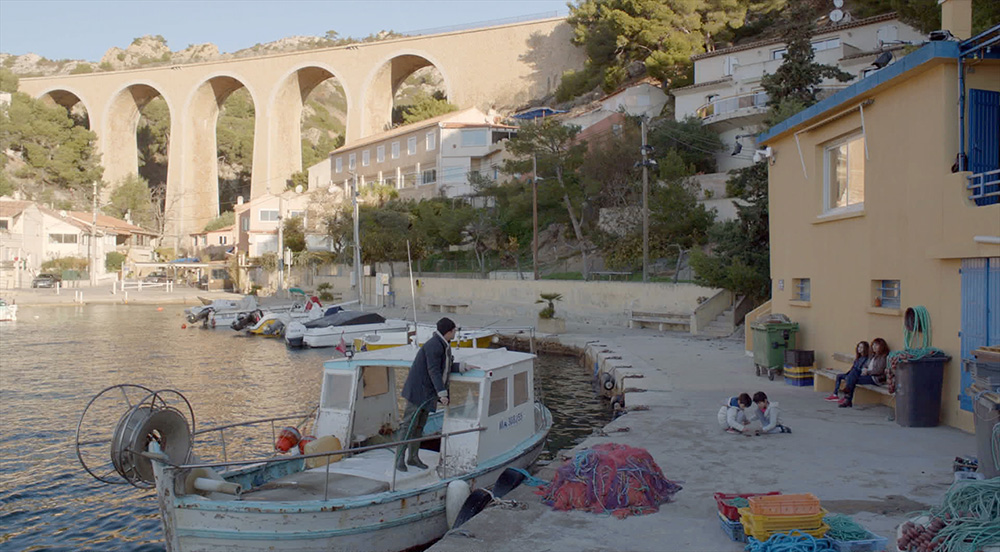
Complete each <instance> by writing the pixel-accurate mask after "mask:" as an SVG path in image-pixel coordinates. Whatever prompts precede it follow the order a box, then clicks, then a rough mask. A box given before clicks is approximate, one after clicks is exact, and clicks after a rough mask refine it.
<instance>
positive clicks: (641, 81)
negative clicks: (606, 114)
mask: <svg viewBox="0 0 1000 552" xmlns="http://www.w3.org/2000/svg"><path fill="white" fill-rule="evenodd" d="M640 84H648V85H650V86H655V87H656V88H661V85H660V81H658V80H656V79H654V78H653V77H643V78H641V79H639V80H637V81H635V82H630V83H627V84H623V85H621V86H620V87H619V88H618V90H615V91H614V92H612V93H610V94H608V95H607V96H604V97H603V98H598V99H597V100H596V101H598V102H603V101H604V100H606V99H608V98H612V97H614V96H617V95H618V94H621V93H622V92H625V91H626V90H628V89H629V88H633V87H636V86H639V85H640Z"/></svg>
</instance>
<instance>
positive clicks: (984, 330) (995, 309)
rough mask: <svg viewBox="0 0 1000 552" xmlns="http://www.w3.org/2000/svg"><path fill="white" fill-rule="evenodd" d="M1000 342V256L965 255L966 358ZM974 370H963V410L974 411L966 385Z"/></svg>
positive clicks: (963, 298) (968, 358) (964, 338)
mask: <svg viewBox="0 0 1000 552" xmlns="http://www.w3.org/2000/svg"><path fill="white" fill-rule="evenodd" d="M996 344H1000V257H991V258H978V259H962V360H963V361H965V360H974V359H975V357H973V356H972V351H973V350H975V349H977V348H979V347H983V346H987V345H996ZM971 384H972V374H970V373H969V372H966V371H965V370H964V369H963V370H962V380H961V386H962V392H961V395H960V399H959V401H960V403H961V407H962V410H968V411H970V412H971V411H972V398H971V397H970V396H969V395H968V394H967V393H966V389H967V388H968V387H969V385H971Z"/></svg>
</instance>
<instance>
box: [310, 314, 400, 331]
mask: <svg viewBox="0 0 1000 552" xmlns="http://www.w3.org/2000/svg"><path fill="white" fill-rule="evenodd" d="M382 322H385V317H384V316H382V315H381V314H378V313H376V312H363V311H340V312H335V313H333V314H328V315H326V316H324V317H323V318H317V319H316V320H310V321H309V322H306V323H305V324H303V325H304V326H305V327H307V328H325V327H327V326H357V325H359V324H381V323H382Z"/></svg>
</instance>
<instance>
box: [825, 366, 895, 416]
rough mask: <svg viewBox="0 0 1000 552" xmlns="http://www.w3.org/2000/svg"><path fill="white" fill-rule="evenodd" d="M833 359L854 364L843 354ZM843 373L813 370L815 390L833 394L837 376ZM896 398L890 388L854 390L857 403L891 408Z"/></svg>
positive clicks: (871, 386)
mask: <svg viewBox="0 0 1000 552" xmlns="http://www.w3.org/2000/svg"><path fill="white" fill-rule="evenodd" d="M833 359H834V360H836V361H838V362H843V363H845V364H848V365H850V364H854V357H853V356H851V355H846V354H843V353H834V354H833ZM843 373H844V370H833V369H830V368H826V369H822V370H813V389H814V390H816V391H817V392H821V393H832V392H833V384H834V382H836V381H837V376H838V375H840V374H843ZM895 398H896V397H895V396H894V395H893V394H892V393H889V388H888V387H886V386H884V385H870V384H863V385H858V386H856V387H855V388H854V402H855V403H860V404H884V405H886V406H891V405H892V404H893V401H894V400H895Z"/></svg>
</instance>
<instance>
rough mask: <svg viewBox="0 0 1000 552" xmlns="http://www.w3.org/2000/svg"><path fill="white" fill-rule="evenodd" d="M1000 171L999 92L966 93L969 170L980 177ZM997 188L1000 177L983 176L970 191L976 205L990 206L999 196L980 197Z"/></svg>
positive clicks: (999, 199)
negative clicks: (980, 175) (980, 184)
mask: <svg viewBox="0 0 1000 552" xmlns="http://www.w3.org/2000/svg"><path fill="white" fill-rule="evenodd" d="M997 169H1000V92H996V91H993V90H978V89H975V88H972V89H970V90H969V170H970V171H971V172H972V174H983V173H986V172H989V171H995V170H997ZM998 188H1000V175H996V174H993V175H990V176H986V177H984V178H983V180H982V186H981V187H979V188H978V189H976V190H973V195H975V196H978V197H976V198H975V202H976V205H992V204H994V203H997V202H998V201H1000V196H997V195H992V196H988V197H982V196H983V195H984V194H989V193H995V192H996V191H997V190H998Z"/></svg>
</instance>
